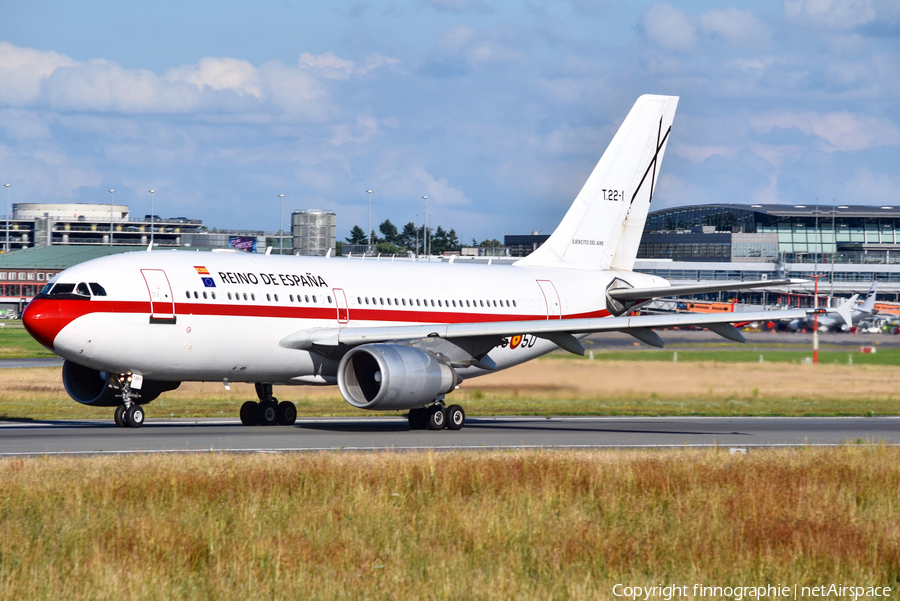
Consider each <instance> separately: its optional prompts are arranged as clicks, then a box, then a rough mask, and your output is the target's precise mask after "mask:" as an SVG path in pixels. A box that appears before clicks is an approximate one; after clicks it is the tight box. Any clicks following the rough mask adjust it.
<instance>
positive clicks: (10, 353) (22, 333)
mask: <svg viewBox="0 0 900 601" xmlns="http://www.w3.org/2000/svg"><path fill="white" fill-rule="evenodd" d="M56 356H57V355H56V353H54V352H53V351H49V350H47V349H46V348H44V347H43V346H41V345H40V344H39V343H38V342H37V341H36V340H35V339H34V338H32V337H31V335H30V334H29V333H28V332H27V331H26V330H25V328H24V327H22V322H21V321H7V320H2V321H0V359H37V358H41V357H56Z"/></svg>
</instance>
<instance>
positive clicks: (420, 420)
mask: <svg viewBox="0 0 900 601" xmlns="http://www.w3.org/2000/svg"><path fill="white" fill-rule="evenodd" d="M426 411H427V409H425V407H416V408H414V409H410V410H409V416H408V417H407V419H408V420H409V429H410V430H424V429H425V427H426V425H427V424H426V421H427V420H428V416H427V415H426Z"/></svg>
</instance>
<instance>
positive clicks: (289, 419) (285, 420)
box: [277, 401, 297, 426]
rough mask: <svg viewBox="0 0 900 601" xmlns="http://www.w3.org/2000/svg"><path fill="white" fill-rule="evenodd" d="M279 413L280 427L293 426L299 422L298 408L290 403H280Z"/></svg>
mask: <svg viewBox="0 0 900 601" xmlns="http://www.w3.org/2000/svg"><path fill="white" fill-rule="evenodd" d="M277 413H278V425H280V426H293V425H294V422H296V421H297V407H295V406H294V404H293V403H292V402H290V401H281V402H280V403H278V408H277Z"/></svg>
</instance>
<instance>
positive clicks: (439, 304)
mask: <svg viewBox="0 0 900 601" xmlns="http://www.w3.org/2000/svg"><path fill="white" fill-rule="evenodd" d="M431 306H432V307H433V306H434V299H431ZM440 306H441V301H438V307H440Z"/></svg>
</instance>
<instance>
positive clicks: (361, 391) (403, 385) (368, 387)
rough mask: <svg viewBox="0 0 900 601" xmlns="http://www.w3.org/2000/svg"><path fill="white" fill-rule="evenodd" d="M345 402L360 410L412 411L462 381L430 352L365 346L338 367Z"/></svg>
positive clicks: (375, 345)
mask: <svg viewBox="0 0 900 601" xmlns="http://www.w3.org/2000/svg"><path fill="white" fill-rule="evenodd" d="M337 380H338V387H339V388H340V390H341V395H342V396H343V397H344V399H345V400H346V401H347V402H348V403H350V404H351V405H353V406H354V407H359V408H360V409H378V410H390V409H412V408H413V407H421V406H422V405H424V404H426V403H430V402H431V401H433V400H434V399H435V397H437V396H438V395H441V394H446V393H448V392H450V391H451V390H453V389H454V388H456V385H457V384H459V382H460V380H461V378H460V377H459V375H458V374H457V373H456V372H455V371H454V370H453V368H451V367H450V366H448V365H444V364H443V363H441V362H440V361H438V360H437V358H436V357H435V356H434V355H432V354H431V353H426V352H425V351H421V350H419V349H417V348H412V347H409V346H401V345H396V344H364V345H362V346H358V347H356V348H354V349H351V350H350V351H349V352H348V353H347V354H346V355H344V358H343V359H341V363H340V365H338V374H337Z"/></svg>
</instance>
